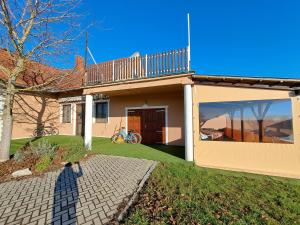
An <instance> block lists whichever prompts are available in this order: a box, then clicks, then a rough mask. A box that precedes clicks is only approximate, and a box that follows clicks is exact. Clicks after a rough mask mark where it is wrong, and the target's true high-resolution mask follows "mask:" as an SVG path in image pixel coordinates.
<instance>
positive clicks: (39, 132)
mask: <svg viewBox="0 0 300 225" xmlns="http://www.w3.org/2000/svg"><path fill="white" fill-rule="evenodd" d="M33 136H34V137H43V136H46V132H45V130H44V129H39V128H37V129H35V130H34V131H33Z"/></svg>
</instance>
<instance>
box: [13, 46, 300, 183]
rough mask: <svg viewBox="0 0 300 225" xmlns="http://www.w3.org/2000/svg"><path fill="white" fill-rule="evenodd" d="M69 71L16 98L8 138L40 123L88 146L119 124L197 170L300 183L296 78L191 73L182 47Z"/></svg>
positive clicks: (78, 61)
mask: <svg viewBox="0 0 300 225" xmlns="http://www.w3.org/2000/svg"><path fill="white" fill-rule="evenodd" d="M74 71H76V72H74V73H72V76H67V77H65V78H64V79H62V80H60V82H58V83H56V84H55V85H54V86H53V88H51V90H48V91H47V92H45V93H43V94H37V95H36V96H35V95H33V94H32V93H29V94H28V93H25V94H20V95H19V96H18V98H17V100H16V104H15V106H14V113H15V115H16V117H15V118H16V119H15V121H14V128H13V138H24V137H29V136H32V133H33V131H34V129H36V128H37V127H38V126H39V124H43V126H45V125H46V126H47V125H48V126H49V125H50V126H52V127H55V128H57V129H58V130H59V134H62V135H82V136H84V141H85V145H86V147H87V148H91V144H92V136H98V137H111V136H112V135H113V134H114V133H115V132H116V131H117V130H118V129H119V128H121V127H125V129H126V130H129V129H135V130H136V131H137V132H139V133H141V135H142V137H143V143H144V144H154V143H155V144H156V143H160V144H166V145H182V146H185V157H186V160H188V161H194V162H195V164H196V165H199V166H204V167H211V168H221V169H228V170H235V171H246V172H254V173H262V174H270V175H278V176H286V177H297V178H300V125H299V124H300V94H299V90H300V80H298V79H278V78H254V77H237V76H207V75H200V74H196V73H194V72H192V71H191V69H190V66H189V60H188V51H187V49H185V48H183V49H178V50H173V51H168V52H163V53H158V54H150V55H145V56H140V55H135V56H133V57H129V58H122V59H117V60H112V61H108V62H104V63H100V64H97V65H90V66H88V67H87V68H86V71H85V72H84V67H83V62H82V59H81V58H79V57H78V58H77V59H76V64H75V70H74ZM78 71H79V72H78ZM24 112H26V113H24ZM27 114H29V115H27ZM28 121H30V122H28Z"/></svg>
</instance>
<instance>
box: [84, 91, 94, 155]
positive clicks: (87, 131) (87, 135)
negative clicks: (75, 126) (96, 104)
mask: <svg viewBox="0 0 300 225" xmlns="http://www.w3.org/2000/svg"><path fill="white" fill-rule="evenodd" d="M84 125H85V126H84V146H85V147H86V148H87V149H89V150H91V148H92V126H93V96H92V95H86V96H85V124H84Z"/></svg>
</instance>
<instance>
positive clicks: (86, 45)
mask: <svg viewBox="0 0 300 225" xmlns="http://www.w3.org/2000/svg"><path fill="white" fill-rule="evenodd" d="M87 51H88V32H86V33H85V55H84V68H85V70H86V66H87Z"/></svg>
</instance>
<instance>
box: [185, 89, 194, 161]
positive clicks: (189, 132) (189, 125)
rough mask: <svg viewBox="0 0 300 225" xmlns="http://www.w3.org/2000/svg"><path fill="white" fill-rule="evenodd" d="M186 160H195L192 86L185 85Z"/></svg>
mask: <svg viewBox="0 0 300 225" xmlns="http://www.w3.org/2000/svg"><path fill="white" fill-rule="evenodd" d="M184 128H185V160H187V161H193V160H194V151H193V149H194V147H193V145H194V143H193V100H192V86H191V85H190V84H186V85H184Z"/></svg>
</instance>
